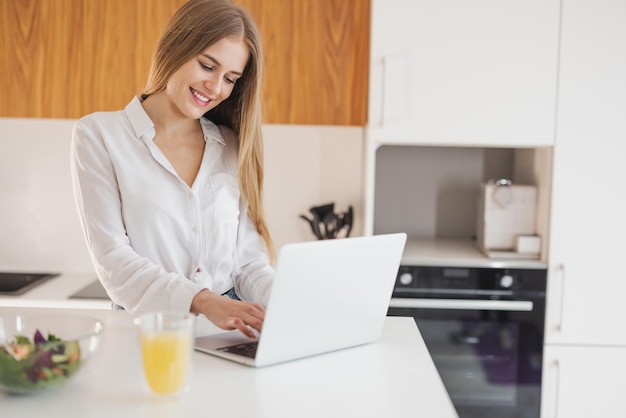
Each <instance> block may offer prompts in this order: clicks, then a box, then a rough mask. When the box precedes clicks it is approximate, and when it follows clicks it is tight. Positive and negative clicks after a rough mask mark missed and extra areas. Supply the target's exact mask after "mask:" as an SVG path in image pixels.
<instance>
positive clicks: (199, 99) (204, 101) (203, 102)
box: [189, 87, 212, 106]
mask: <svg viewBox="0 0 626 418" xmlns="http://www.w3.org/2000/svg"><path fill="white" fill-rule="evenodd" d="M189 90H190V91H191V94H192V95H193V98H194V100H195V101H196V103H198V104H199V105H200V106H208V105H209V103H211V102H212V100H211V98H210V97H207V96H205V95H204V94H202V93H200V92H199V91H198V90H196V89H194V88H193V87H189Z"/></svg>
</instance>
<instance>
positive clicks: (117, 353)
mask: <svg viewBox="0 0 626 418" xmlns="http://www.w3.org/2000/svg"><path fill="white" fill-rule="evenodd" d="M16 311H18V312H22V313H23V312H26V311H28V312H31V311H43V312H48V311H51V309H25V308H2V307H0V315H1V314H3V313H10V312H16ZM55 312H59V310H58V309H57V310H55ZM68 312H73V313H78V314H84V315H90V316H93V317H97V318H100V319H101V320H102V321H103V322H104V327H105V329H104V333H103V335H102V339H101V344H100V347H99V348H98V350H97V352H96V353H95V355H94V356H93V358H92V359H91V360H90V362H89V363H87V364H86V365H85V367H84V369H83V370H81V371H80V372H79V374H77V375H76V376H75V378H74V379H73V380H70V381H68V382H67V384H66V385H65V386H63V387H60V388H58V389H57V390H52V391H49V392H44V393H39V394H36V395H31V396H9V395H6V394H3V393H2V392H0V404H2V416H7V417H17V416H46V417H64V418H72V417H81V418H82V417H87V416H88V417H90V418H98V417H106V418H110V417H133V418H139V417H146V418H148V417H149V418H158V417H168V418H169V417H185V418H188V417H194V416H196V417H200V416H211V417H220V418H222V417H246V418H248V417H267V418H282V417H298V418H307V417H316V418H319V417H324V418H329V417H359V418H367V417H372V418H380V417H394V418H403V417H407V418H408V417H413V418H414V417H418V416H422V417H428V418H440V417H441V418H444V417H457V414H456V412H455V410H454V407H453V406H452V403H451V402H450V398H449V397H448V395H447V393H446V391H445V388H444V386H443V383H442V382H441V379H440V378H439V375H438V373H437V371H436V368H435V365H434V364H433V362H432V359H431V357H430V355H429V353H428V351H427V349H426V346H425V344H424V341H423V340H422V337H421V335H420V333H419V331H418V329H417V327H416V326H415V322H414V321H413V319H412V318H403V317H387V319H386V323H385V328H384V331H383V335H382V338H381V340H380V341H379V342H376V343H373V344H367V345H364V346H360V347H355V348H351V349H347V350H341V351H337V352H333V353H329V354H324V355H320V356H317V357H312V358H308V359H303V360H298V361H293V362H289V363H284V364H279V365H275V366H269V367H266V368H261V369H254V368H250V367H247V366H243V365H240V364H237V363H233V362H230V361H228V360H224V359H220V358H216V357H213V356H210V355H207V354H203V353H199V352H194V354H193V362H194V372H193V378H192V381H191V389H190V390H189V391H188V392H186V393H184V394H182V395H181V396H179V397H177V398H176V397H164V398H158V397H156V395H152V394H150V393H146V392H145V391H144V389H143V376H142V368H141V358H140V350H139V342H138V339H137V334H136V329H135V327H134V325H133V322H132V317H131V316H130V315H129V314H128V313H127V312H125V311H115V310H99V309H96V310H68ZM197 329H198V335H201V334H206V333H211V332H215V331H216V329H215V327H213V326H212V325H211V324H210V322H208V321H207V320H206V319H204V318H199V319H198V328H197Z"/></svg>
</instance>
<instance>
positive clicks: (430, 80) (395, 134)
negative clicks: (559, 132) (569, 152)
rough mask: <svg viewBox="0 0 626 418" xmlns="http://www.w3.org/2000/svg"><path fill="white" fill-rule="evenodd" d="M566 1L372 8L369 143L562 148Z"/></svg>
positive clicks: (408, 3)
mask: <svg viewBox="0 0 626 418" xmlns="http://www.w3.org/2000/svg"><path fill="white" fill-rule="evenodd" d="M558 27H559V1H558V0H505V1H502V0H472V1H467V0H372V36H371V51H370V52H371V56H370V60H371V65H370V100H369V118H368V119H369V125H370V126H369V127H370V129H369V138H370V139H371V140H372V141H374V142H377V143H403V144H406V143H418V144H430V145H461V146H464V145H469V146H476V145H478V146H518V147H525V146H544V145H552V144H553V141H554V115H555V96H556V94H555V93H556V79H557V63H558V61H557V56H558V55H557V52H558Z"/></svg>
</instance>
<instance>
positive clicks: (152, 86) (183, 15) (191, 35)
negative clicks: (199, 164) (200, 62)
mask: <svg viewBox="0 0 626 418" xmlns="http://www.w3.org/2000/svg"><path fill="white" fill-rule="evenodd" d="M226 37H239V38H242V39H243V40H244V42H245V43H246V45H247V46H248V49H249V51H250V57H249V60H248V63H247V64H246V67H245V69H244V72H243V75H242V76H241V77H240V78H239V80H237V83H236V84H235V87H234V89H233V91H232V93H231V95H230V97H228V98H227V99H226V100H224V101H223V102H222V103H220V104H219V105H218V106H217V107H215V108H213V109H211V110H210V111H208V112H207V113H206V114H205V116H206V117H207V118H209V119H210V120H211V121H213V122H214V123H215V124H217V125H226V126H228V127H230V128H231V129H233V130H234V131H235V132H236V133H237V135H238V137H239V162H238V170H239V188H240V189H241V193H242V196H243V198H244V199H245V201H246V202H247V204H248V213H249V214H250V217H251V218H252V221H253V222H254V225H255V226H256V229H257V230H258V232H259V234H260V235H261V237H262V238H263V241H264V242H265V246H266V248H267V252H268V255H269V257H270V260H271V261H272V262H274V260H275V250H274V245H273V243H272V239H271V236H270V233H269V229H268V227H267V223H266V221H265V215H264V211H263V138H262V135H261V117H262V113H261V84H262V80H263V54H262V47H261V40H260V36H259V31H258V29H257V27H256V24H255V22H254V20H253V19H252V17H251V16H250V15H249V14H248V12H246V11H245V10H244V9H242V8H241V7H239V6H236V5H235V4H233V3H232V2H231V1H230V0H190V1H188V2H187V3H185V4H184V5H183V6H182V7H181V8H180V9H178V11H176V13H175V14H174V16H173V17H172V19H171V20H170V22H169V24H168V25H167V27H166V28H165V32H164V34H163V36H162V37H161V40H160V41H159V43H158V46H157V49H156V52H155V54H154V58H153V60H152V67H151V68H150V74H149V76H148V82H147V85H146V88H145V90H144V92H143V93H142V97H144V98H145V97H147V96H149V95H151V94H154V93H157V92H160V91H162V90H164V89H165V87H166V85H167V82H168V81H169V79H170V77H171V76H172V74H173V73H174V72H176V71H177V70H178V69H179V68H180V67H181V66H182V65H183V64H184V63H186V62H187V61H189V60H190V59H192V58H194V57H196V56H198V55H200V54H201V53H202V51H204V50H205V49H206V48H208V47H209V46H210V45H212V44H214V43H216V42H217V41H219V40H220V39H223V38H226Z"/></svg>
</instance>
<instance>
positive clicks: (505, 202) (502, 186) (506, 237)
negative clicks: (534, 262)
mask: <svg viewBox="0 0 626 418" xmlns="http://www.w3.org/2000/svg"><path fill="white" fill-rule="evenodd" d="M478 205H479V207H478V220H477V223H476V225H477V241H478V246H479V248H480V249H481V250H482V251H483V252H484V253H486V254H487V255H488V256H490V257H497V256H498V255H503V256H519V257H524V258H529V257H530V258H532V257H538V253H537V254H532V253H526V252H524V253H521V252H517V251H516V247H517V245H516V244H517V241H518V237H520V236H534V235H535V234H536V222H535V218H536V206H537V187H536V186H534V185H519V184H513V183H512V182H511V181H510V180H506V179H500V180H496V181H491V182H488V183H484V184H482V186H481V193H480V198H479V203H478Z"/></svg>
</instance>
